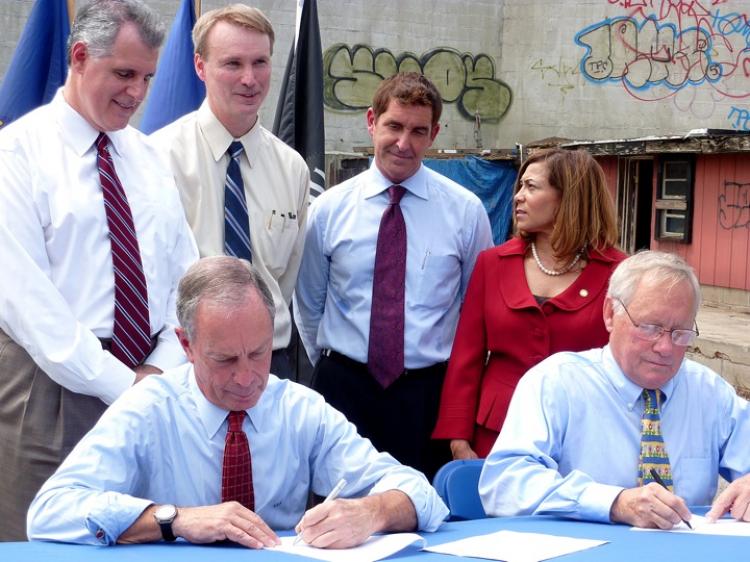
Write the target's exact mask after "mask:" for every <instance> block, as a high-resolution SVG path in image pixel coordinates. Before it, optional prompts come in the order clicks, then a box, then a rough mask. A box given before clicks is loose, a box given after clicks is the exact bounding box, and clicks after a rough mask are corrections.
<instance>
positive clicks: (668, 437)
mask: <svg viewBox="0 0 750 562" xmlns="http://www.w3.org/2000/svg"><path fill="white" fill-rule="evenodd" d="M661 391H662V392H663V393H664V395H665V399H664V401H663V402H662V404H661V432H662V436H663V437H664V444H665V446H666V449H667V453H668V454H669V461H670V465H671V467H672V480H673V481H674V493H675V494H677V495H678V496H680V497H682V498H683V499H684V500H685V502H686V503H687V504H688V505H689V506H695V505H708V504H710V503H711V501H712V499H713V497H714V494H715V493H716V486H717V480H718V477H719V475H721V476H722V477H724V478H726V479H727V480H730V481H731V480H734V479H736V478H739V477H740V476H742V475H743V474H746V473H748V472H750V454H748V448H747V444H748V442H750V405H748V402H747V401H746V400H744V399H742V398H740V397H738V396H737V393H736V392H735V391H734V388H732V386H731V385H730V384H729V383H727V382H726V381H725V380H724V379H722V378H721V377H720V376H719V375H717V374H716V373H714V372H713V371H711V369H709V368H708V367H705V366H703V365H701V364H699V363H696V362H694V361H690V360H688V359H685V360H683V362H682V365H681V366H680V369H679V370H678V371H677V374H676V375H675V376H674V377H673V378H672V379H671V380H670V381H669V382H667V383H666V384H665V385H664V386H663V387H661ZM642 393H643V389H642V388H641V387H639V386H638V385H636V384H635V383H633V382H632V381H631V380H630V379H629V378H628V377H627V376H625V373H623V371H622V370H621V369H620V367H619V365H618V364H617V361H615V359H614V357H613V356H612V351H611V350H610V348H609V346H607V347H604V348H601V349H591V350H589V351H584V352H581V353H570V352H565V353H557V354H555V355H552V356H551V357H549V358H547V359H545V360H544V361H542V362H541V363H539V364H538V365H536V366H535V367H533V368H532V369H530V370H529V372H528V373H526V375H524V376H523V378H521V381H520V382H519V383H518V386H517V387H516V391H515V393H514V394H513V399H512V401H511V403H510V408H509V409H508V415H507V417H506V418H505V423H504V424H503V428H502V430H501V431H500V436H499V437H498V439H497V442H496V443H495V446H494V447H493V448H492V451H491V452H490V454H489V456H488V457H487V460H486V461H485V464H484V469H483V470H482V476H481V478H480V481H479V493H480V495H481V497H482V504H483V505H484V509H485V511H486V512H487V514H488V515H500V516H511V515H532V514H534V515H542V514H554V515H558V516H561V517H570V518H573V519H585V520H592V521H601V522H608V521H609V514H610V509H611V507H612V503H613V502H614V501H615V499H616V498H617V496H618V494H619V493H620V492H621V491H622V490H623V489H625V488H634V487H636V486H637V485H638V460H639V457H640V450H641V445H640V441H641V417H642V416H643V409H644V401H643V398H642V396H641V394H642Z"/></svg>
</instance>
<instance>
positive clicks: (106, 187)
mask: <svg viewBox="0 0 750 562" xmlns="http://www.w3.org/2000/svg"><path fill="white" fill-rule="evenodd" d="M96 151H97V158H96V162H97V166H98V168H99V180H100V182H101V185H102V194H103V195H104V210H105V212H106V215H107V226H108V227H109V240H110V243H111V244H112V266H113V269H114V279H115V315H114V316H115V321H114V326H113V328H112V346H111V348H110V351H111V353H112V355H114V356H115V357H117V359H119V360H120V361H122V362H123V363H125V364H126V365H127V366H128V367H130V368H131V369H132V368H134V367H137V366H138V365H140V364H141V363H143V361H144V359H145V358H146V356H147V355H148V353H149V351H150V350H151V324H150V321H149V312H148V289H147V287H146V276H145V275H144V274H143V264H142V263H141V253H140V250H139V248H138V238H137V237H136V233H135V226H134V224H133V215H132V213H131V212H130V205H129V204H128V197H127V195H125V191H124V190H123V188H122V184H121V183H120V179H119V178H118V177H117V173H116V172H115V165H114V163H113V162H112V156H111V155H110V153H109V138H107V135H105V134H104V133H101V134H99V137H98V138H97V139H96Z"/></svg>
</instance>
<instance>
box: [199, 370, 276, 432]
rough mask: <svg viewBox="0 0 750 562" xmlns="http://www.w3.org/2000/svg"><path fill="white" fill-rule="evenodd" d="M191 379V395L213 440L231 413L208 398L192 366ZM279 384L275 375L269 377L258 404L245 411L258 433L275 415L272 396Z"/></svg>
mask: <svg viewBox="0 0 750 562" xmlns="http://www.w3.org/2000/svg"><path fill="white" fill-rule="evenodd" d="M189 377H190V381H189V385H190V393H191V394H192V396H193V400H194V401H195V405H196V408H197V410H198V416H199V417H200V420H201V422H202V423H203V427H204V428H205V429H206V434H207V435H208V438H209V439H212V438H213V437H214V436H215V435H216V433H217V432H218V431H219V430H220V429H221V428H222V427H223V426H224V421H225V420H226V419H227V415H228V414H229V411H227V410H225V409H224V408H220V407H219V406H217V405H216V404H214V403H212V402H210V401H209V400H208V398H206V396H205V394H203V392H202V391H201V389H200V388H199V387H198V383H197V381H196V380H195V369H194V367H193V366H192V365H191V366H190V376H189ZM277 383H278V379H277V378H276V377H275V376H274V375H269V376H268V384H267V385H266V388H265V390H264V391H263V394H261V396H260V400H258V403H257V404H256V405H255V406H253V407H252V408H249V409H247V410H245V411H246V412H247V417H248V419H249V420H250V424H251V426H252V427H253V429H254V430H255V431H256V432H260V431H261V430H262V429H263V421H264V420H265V419H270V418H269V417H268V416H271V415H273V412H272V411H270V408H271V403H272V402H273V400H272V399H271V398H270V395H271V393H273V392H275V390H276V389H275V387H276V384H277Z"/></svg>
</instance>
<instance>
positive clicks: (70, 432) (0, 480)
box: [0, 330, 107, 541]
mask: <svg viewBox="0 0 750 562" xmlns="http://www.w3.org/2000/svg"><path fill="white" fill-rule="evenodd" d="M106 407H107V406H106V404H104V402H102V401H101V400H99V399H98V398H95V397H93V396H86V395H84V394H76V393H75V392H71V391H69V390H68V389H66V388H63V387H62V386H60V385H59V384H57V383H56V382H54V381H52V379H50V378H49V377H48V376H47V374H46V373H44V372H43V371H42V370H41V369H40V368H39V367H38V366H37V365H36V364H35V363H34V361H33V360H32V359H31V357H30V356H29V354H28V353H26V351H25V350H24V349H23V348H22V347H21V346H19V345H18V344H16V343H15V342H14V341H13V340H12V339H11V338H10V337H9V336H8V335H7V334H6V333H5V332H3V331H2V330H0V541H23V540H26V512H27V511H28V508H29V504H30V503H31V500H32V499H34V496H35V495H36V493H37V491H38V490H39V488H40V487H41V486H42V484H44V482H45V480H47V478H49V477H50V475H51V474H52V473H53V472H54V471H55V470H56V469H57V467H58V466H59V465H60V463H61V462H62V461H63V459H65V457H66V456H67V455H68V453H69V452H70V451H71V450H72V449H73V447H74V446H75V444H76V443H77V442H78V441H79V440H80V439H81V437H83V435H84V434H85V433H86V432H87V431H88V430H89V429H91V428H92V427H93V426H94V424H95V423H96V421H97V420H98V419H99V416H101V414H102V413H103V412H104V410H105V409H106Z"/></svg>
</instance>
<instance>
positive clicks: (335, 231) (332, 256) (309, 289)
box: [294, 161, 492, 369]
mask: <svg viewBox="0 0 750 562" xmlns="http://www.w3.org/2000/svg"><path fill="white" fill-rule="evenodd" d="M391 185H392V182H390V181H388V180H387V179H386V178H385V177H384V176H383V175H382V174H381V173H380V171H379V170H378V168H377V165H376V163H375V161H373V163H372V165H371V166H370V168H369V169H368V170H366V171H364V172H362V173H361V174H359V175H357V176H355V177H353V178H351V179H350V180H347V181H345V182H344V183H342V184H340V185H338V186H336V187H333V188H331V189H329V190H328V191H326V192H324V193H323V194H322V195H321V196H319V197H318V198H316V199H315V201H313V203H312V205H311V206H310V220H309V223H308V227H307V233H306V237H305V254H304V257H303V259H302V266H301V268H300V274H299V279H298V281H297V289H296V293H295V297H294V313H295V320H296V322H297V328H298V330H299V333H300V337H301V338H302V342H303V344H304V346H305V349H306V351H307V354H308V356H309V357H310V360H311V361H312V362H313V364H314V363H316V362H317V360H318V358H319V356H320V352H321V350H322V349H325V348H330V349H333V350H335V351H337V352H339V353H342V354H344V355H346V356H348V357H350V358H351V359H354V360H355V361H359V362H360V363H366V362H367V352H368V342H369V336H370V306H371V303H372V279H373V273H374V270H375V249H376V245H377V239H378V230H379V228H380V219H381V217H382V215H383V211H384V210H385V208H386V207H387V206H388V202H389V198H388V193H387V189H388V187H390V186H391ZM400 185H402V186H403V187H405V188H406V193H405V194H404V197H403V198H402V199H401V203H400V205H401V212H402V213H403V215H404V221H405V223H406V240H407V248H406V294H405V296H406V303H405V306H406V310H405V324H404V332H405V333H404V339H405V349H404V362H405V367H406V368H407V369H418V368H422V367H427V366H430V365H434V364H436V363H440V362H442V361H446V360H447V359H448V356H449V355H450V350H451V345H452V344H453V336H454V335H455V332H456V324H457V322H458V313H459V309H460V307H461V302H462V301H463V297H464V293H465V292H466V287H467V285H468V282H469V277H470V276H471V272H472V270H473V269H474V262H475V261H476V259H477V255H478V254H479V252H481V251H482V250H484V249H486V248H489V247H491V246H492V232H491V230H490V222H489V219H488V218H487V212H486V211H485V209H484V207H483V206H482V202H481V201H480V200H479V198H478V197H477V196H476V195H474V194H473V193H471V192H470V191H469V190H467V189H465V188H464V187H462V186H460V185H459V184H457V183H455V182H454V181H452V180H450V179H448V178H446V177H445V176H442V175H440V174H438V173H437V172H434V171H432V170H430V169H429V168H426V167H425V166H424V165H422V166H421V167H420V168H419V170H418V171H417V173H415V174H414V175H413V176H412V177H410V178H409V179H407V180H406V181H404V182H401V184H400Z"/></svg>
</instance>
